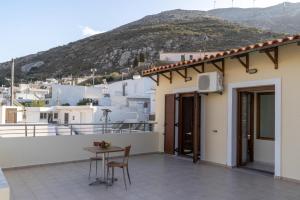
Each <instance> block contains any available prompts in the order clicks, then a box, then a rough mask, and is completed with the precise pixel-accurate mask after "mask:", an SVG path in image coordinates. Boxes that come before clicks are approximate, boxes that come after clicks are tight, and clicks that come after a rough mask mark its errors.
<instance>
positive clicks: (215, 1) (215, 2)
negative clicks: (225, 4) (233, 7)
mask: <svg viewBox="0 0 300 200" xmlns="http://www.w3.org/2000/svg"><path fill="white" fill-rule="evenodd" d="M216 4H217V0H214V9H216Z"/></svg>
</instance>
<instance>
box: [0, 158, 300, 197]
mask: <svg viewBox="0 0 300 200" xmlns="http://www.w3.org/2000/svg"><path fill="white" fill-rule="evenodd" d="M88 168H89V163H88V162H74V163H67V164H55V165H45V166H37V167H29V168H21V169H9V170H5V171H4V173H5V175H6V177H7V179H8V182H9V184H10V186H11V194H12V195H11V196H12V198H11V199H12V200H19V199H20V200H29V199H30V200H37V199H39V200H41V199H43V200H46V199H49V200H53V199H64V200H68V199H72V200H77V199H78V200H83V199H91V200H92V199H124V200H133V199H145V200H156V199H157V200H161V199H166V200H182V199H190V200H199V199H204V200H218V199H224V200H225V199H226V200H235V199H236V200H240V199H243V200H244V199H245V200H246V199H270V200H271V199H272V200H277V199H278V200H279V199H280V200H282V199H299V198H300V190H299V184H295V183H290V182H283V181H279V180H274V178H273V177H271V176H265V175H262V174H259V173H255V172H248V171H243V170H238V169H233V170H230V169H226V168H224V167H219V166H212V165H208V164H205V163H200V164H192V163H191V162H190V161H189V160H184V159H178V158H175V157H170V156H165V155H162V154H151V155H141V156H133V157H131V159H130V170H131V176H132V182H133V183H132V185H131V186H130V187H129V188H128V190H127V191H125V189H124V185H123V181H122V175H121V173H120V171H116V177H117V178H120V180H119V181H117V182H116V183H115V184H114V185H113V186H112V187H108V188H106V187H105V186H103V185H98V186H89V185H88V184H89V183H90V181H91V180H89V179H88Z"/></svg>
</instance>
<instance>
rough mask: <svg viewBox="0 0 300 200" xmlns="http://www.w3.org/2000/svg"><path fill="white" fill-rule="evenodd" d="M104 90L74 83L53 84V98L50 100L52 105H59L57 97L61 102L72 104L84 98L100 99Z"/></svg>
mask: <svg viewBox="0 0 300 200" xmlns="http://www.w3.org/2000/svg"><path fill="white" fill-rule="evenodd" d="M101 96H102V90H101V88H98V87H85V86H73V85H58V84H54V85H52V98H51V100H50V102H49V104H50V105H52V106H53V105H57V99H58V100H59V103H60V104H64V103H69V104H70V105H71V106H75V105H77V103H78V102H79V101H80V100H82V99H83V98H91V99H98V100H99V99H100V97H101Z"/></svg>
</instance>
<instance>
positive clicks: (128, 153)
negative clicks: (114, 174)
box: [123, 145, 131, 163]
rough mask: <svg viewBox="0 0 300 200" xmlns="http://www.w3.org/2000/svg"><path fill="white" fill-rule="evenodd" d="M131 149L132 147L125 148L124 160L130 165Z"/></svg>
mask: <svg viewBox="0 0 300 200" xmlns="http://www.w3.org/2000/svg"><path fill="white" fill-rule="evenodd" d="M130 149H131V145H129V146H127V147H125V148H124V159H123V162H124V163H128V160H129V155H130Z"/></svg>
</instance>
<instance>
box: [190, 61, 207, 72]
mask: <svg viewBox="0 0 300 200" xmlns="http://www.w3.org/2000/svg"><path fill="white" fill-rule="evenodd" d="M197 67H198V66H193V67H192V68H193V69H194V70H195V71H196V72H198V73H199V74H201V73H204V63H201V65H200V67H201V69H200V70H199V69H198V68H197Z"/></svg>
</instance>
